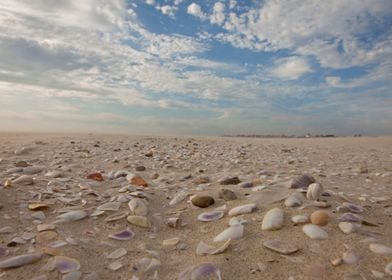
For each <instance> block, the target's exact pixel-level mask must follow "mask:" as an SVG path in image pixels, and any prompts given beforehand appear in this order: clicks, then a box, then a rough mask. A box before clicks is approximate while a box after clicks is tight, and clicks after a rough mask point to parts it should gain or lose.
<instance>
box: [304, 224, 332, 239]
mask: <svg viewBox="0 0 392 280" xmlns="http://www.w3.org/2000/svg"><path fill="white" fill-rule="evenodd" d="M302 231H303V232H304V233H305V234H306V235H307V236H308V237H310V238H311V239H315V240H323V239H328V233H327V232H326V231H324V230H323V229H322V228H321V227H319V226H316V225H313V224H307V225H304V226H303V227H302Z"/></svg>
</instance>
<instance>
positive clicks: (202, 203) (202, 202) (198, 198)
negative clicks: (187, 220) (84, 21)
mask: <svg viewBox="0 0 392 280" xmlns="http://www.w3.org/2000/svg"><path fill="white" fill-rule="evenodd" d="M191 201H192V204H193V205H195V206H197V207H200V208H206V207H208V206H210V205H212V204H214V203H215V201H214V199H213V198H212V197H211V196H208V195H195V196H194V197H192V199H191Z"/></svg>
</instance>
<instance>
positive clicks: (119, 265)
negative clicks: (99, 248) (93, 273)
mask: <svg viewBox="0 0 392 280" xmlns="http://www.w3.org/2000/svg"><path fill="white" fill-rule="evenodd" d="M108 267H109V269H110V270H112V271H117V270H119V269H120V268H122V267H123V264H122V263H121V262H119V261H114V262H112V263H110V264H109V266H108Z"/></svg>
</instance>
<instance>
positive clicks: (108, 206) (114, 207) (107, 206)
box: [97, 201, 121, 211]
mask: <svg viewBox="0 0 392 280" xmlns="http://www.w3.org/2000/svg"><path fill="white" fill-rule="evenodd" d="M120 207H121V202H117V201H113V202H107V203H104V204H102V205H100V206H98V207H97V210H100V211H118V210H119V209H120Z"/></svg>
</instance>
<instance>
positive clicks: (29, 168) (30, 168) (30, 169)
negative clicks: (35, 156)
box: [23, 166, 46, 175]
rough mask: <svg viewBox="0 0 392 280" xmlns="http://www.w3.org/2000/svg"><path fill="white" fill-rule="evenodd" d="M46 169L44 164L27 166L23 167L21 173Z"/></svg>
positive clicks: (36, 172) (33, 172)
mask: <svg viewBox="0 0 392 280" xmlns="http://www.w3.org/2000/svg"><path fill="white" fill-rule="evenodd" d="M44 170H46V166H27V167H26V168H23V174H27V175H34V174H38V173H41V172H42V171H44Z"/></svg>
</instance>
